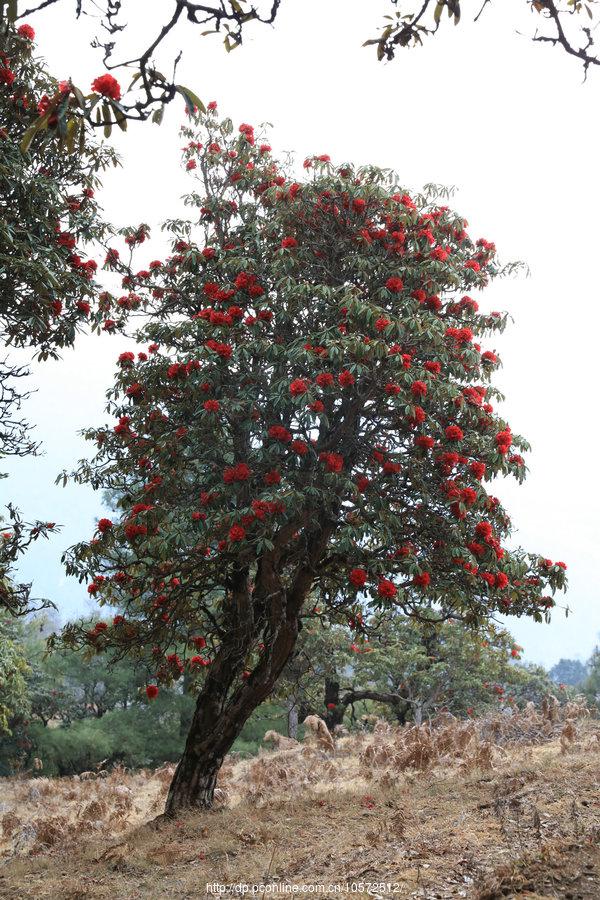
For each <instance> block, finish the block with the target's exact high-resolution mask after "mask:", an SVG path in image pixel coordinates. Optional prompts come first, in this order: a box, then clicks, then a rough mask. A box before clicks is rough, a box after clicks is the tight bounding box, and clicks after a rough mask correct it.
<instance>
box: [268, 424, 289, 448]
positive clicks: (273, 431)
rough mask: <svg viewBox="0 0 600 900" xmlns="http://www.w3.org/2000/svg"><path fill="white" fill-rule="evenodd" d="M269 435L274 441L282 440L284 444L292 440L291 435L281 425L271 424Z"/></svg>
mask: <svg viewBox="0 0 600 900" xmlns="http://www.w3.org/2000/svg"><path fill="white" fill-rule="evenodd" d="M269 437H270V438H274V439H275V440H276V441H282V442H283V443H284V444H288V443H289V442H290V441H291V440H292V435H291V434H290V432H289V431H288V430H287V428H284V427H283V425H271V427H270V428H269Z"/></svg>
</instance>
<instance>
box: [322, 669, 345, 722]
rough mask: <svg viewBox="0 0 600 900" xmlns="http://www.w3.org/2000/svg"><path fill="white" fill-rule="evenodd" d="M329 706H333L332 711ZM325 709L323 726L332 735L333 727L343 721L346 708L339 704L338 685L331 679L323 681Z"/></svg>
mask: <svg viewBox="0 0 600 900" xmlns="http://www.w3.org/2000/svg"><path fill="white" fill-rule="evenodd" d="M330 704H333V708H332V709H329V706H330ZM325 709H326V710H327V712H326V713H325V716H324V718H325V724H326V725H327V727H328V728H329V730H330V731H331V732H332V733H333V729H334V728H335V726H336V725H341V724H342V722H343V721H344V713H345V712H346V707H345V706H343V705H341V704H340V683H339V681H335V680H334V679H333V678H326V679H325Z"/></svg>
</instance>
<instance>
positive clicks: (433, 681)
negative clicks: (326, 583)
mask: <svg viewBox="0 0 600 900" xmlns="http://www.w3.org/2000/svg"><path fill="white" fill-rule="evenodd" d="M379 619H380V617H379V616H378V617H375V619H374V620H373V621H370V620H367V621H364V622H363V621H362V618H361V619H360V621H359V622H358V623H356V626H357V627H358V630H357V631H354V632H353V631H352V630H351V629H350V628H349V627H348V626H341V625H333V626H327V625H326V624H323V623H321V622H320V621H319V620H316V621H314V622H309V623H307V624H306V626H305V628H304V629H303V630H302V633H301V635H300V639H299V641H298V644H297V647H296V650H295V652H294V655H293V658H292V659H291V660H290V662H289V663H288V665H287V666H286V669H285V670H284V673H283V675H282V678H281V680H280V682H279V685H278V687H277V696H278V697H281V698H282V699H283V700H285V701H286V703H288V704H290V703H291V704H293V706H294V707H295V708H296V709H297V710H298V713H299V718H300V720H302V719H303V718H304V716H305V715H306V714H307V713H309V712H310V713H317V714H318V715H321V716H322V717H323V718H324V719H325V720H326V721H327V724H328V725H329V726H330V728H334V727H335V726H336V725H338V724H342V723H343V722H346V723H353V722H354V723H355V722H360V720H361V717H362V716H363V715H364V714H365V713H366V712H367V711H368V712H369V713H372V712H376V713H378V714H380V715H384V716H386V717H389V718H391V719H392V720H395V721H397V722H400V723H401V724H403V723H405V722H410V721H417V722H421V721H424V720H426V719H428V718H431V717H435V716H436V715H437V714H438V713H440V712H441V711H444V710H447V711H449V712H451V713H452V714H453V715H457V716H465V715H476V716H479V715H484V714H485V713H487V712H489V711H493V710H495V709H497V708H498V706H499V705H501V706H507V707H511V706H517V705H522V704H523V702H526V701H528V700H532V701H534V702H535V703H536V704H539V703H540V702H541V700H542V699H543V698H544V697H545V696H547V695H548V694H549V693H552V692H555V691H556V690H557V688H556V686H555V685H554V684H553V683H552V682H551V680H550V679H549V677H548V675H547V673H546V672H544V670H543V669H539V668H537V667H534V666H524V665H523V664H522V663H520V662H519V660H520V659H521V649H522V648H520V647H519V646H518V645H517V644H515V642H514V640H513V639H512V638H511V636H510V635H509V634H508V633H507V632H506V631H504V630H502V629H498V628H495V627H493V626H488V627H486V628H483V629H481V630H480V631H474V630H472V629H469V628H465V627H464V626H463V625H461V624H460V623H458V622H454V621H449V622H445V623H443V624H442V625H440V626H438V627H436V628H423V627H422V626H421V625H420V624H419V623H418V622H416V621H414V619H410V618H406V617H404V616H399V615H394V616H391V617H384V618H383V619H381V621H380V620H379ZM371 636H372V639H371Z"/></svg>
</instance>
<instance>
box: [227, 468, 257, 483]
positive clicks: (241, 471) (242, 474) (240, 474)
mask: <svg viewBox="0 0 600 900" xmlns="http://www.w3.org/2000/svg"><path fill="white" fill-rule="evenodd" d="M251 474H252V473H251V472H250V469H249V467H248V466H247V465H246V463H237V465H235V466H230V467H229V468H227V469H225V470H224V472H223V481H224V482H225V484H233V483H234V482H236V481H247V480H248V479H249V478H250V475H251Z"/></svg>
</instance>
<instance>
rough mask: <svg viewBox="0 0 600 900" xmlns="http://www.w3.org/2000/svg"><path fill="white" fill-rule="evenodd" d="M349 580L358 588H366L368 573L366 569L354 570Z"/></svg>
mask: <svg viewBox="0 0 600 900" xmlns="http://www.w3.org/2000/svg"><path fill="white" fill-rule="evenodd" d="M348 578H349V580H350V584H353V585H354V587H357V588H361V587H364V586H365V584H366V583H367V573H366V572H365V570H364V569H352V571H351V572H350V575H349V576H348Z"/></svg>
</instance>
